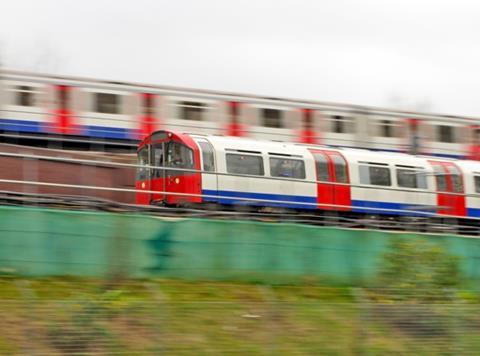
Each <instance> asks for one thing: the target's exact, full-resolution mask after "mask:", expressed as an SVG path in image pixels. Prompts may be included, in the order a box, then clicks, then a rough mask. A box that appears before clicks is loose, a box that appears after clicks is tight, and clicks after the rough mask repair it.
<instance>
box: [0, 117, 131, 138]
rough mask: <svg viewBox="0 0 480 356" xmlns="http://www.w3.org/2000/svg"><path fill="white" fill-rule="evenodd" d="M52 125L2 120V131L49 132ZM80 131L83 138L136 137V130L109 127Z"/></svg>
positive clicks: (90, 126)
mask: <svg viewBox="0 0 480 356" xmlns="http://www.w3.org/2000/svg"><path fill="white" fill-rule="evenodd" d="M51 125H52V123H48V122H46V123H43V122H38V121H31V120H28V121H24V120H12V119H0V130H3V131H13V132H45V133H47V132H49V131H51V130H49V126H51ZM76 128H77V129H80V131H81V133H82V135H83V136H90V137H101V138H113V139H123V140H125V139H131V138H135V137H136V132H137V131H136V130H133V129H124V128H118V127H108V126H95V125H89V126H83V125H80V126H76Z"/></svg>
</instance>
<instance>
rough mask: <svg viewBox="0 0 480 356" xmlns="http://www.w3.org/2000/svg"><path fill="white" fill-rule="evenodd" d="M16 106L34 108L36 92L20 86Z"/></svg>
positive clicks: (28, 87)
mask: <svg viewBox="0 0 480 356" xmlns="http://www.w3.org/2000/svg"><path fill="white" fill-rule="evenodd" d="M16 92H17V97H16V104H17V105H19V106H33V95H34V93H35V92H34V90H33V88H32V87H30V86H26V85H19V86H17V87H16Z"/></svg>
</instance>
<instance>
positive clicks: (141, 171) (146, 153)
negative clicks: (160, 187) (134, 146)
mask: <svg viewBox="0 0 480 356" xmlns="http://www.w3.org/2000/svg"><path fill="white" fill-rule="evenodd" d="M137 157H138V161H137V164H138V165H139V167H137V176H136V179H135V189H136V190H137V194H136V198H135V199H136V203H137V204H141V205H149V204H150V202H151V193H150V190H151V184H150V182H151V180H150V169H149V168H148V167H147V166H149V165H150V146H149V145H144V146H143V147H142V148H140V150H139V151H138V152H137Z"/></svg>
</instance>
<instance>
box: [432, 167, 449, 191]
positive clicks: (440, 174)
mask: <svg viewBox="0 0 480 356" xmlns="http://www.w3.org/2000/svg"><path fill="white" fill-rule="evenodd" d="M433 171H434V173H435V181H436V182H437V191H438V192H446V191H447V176H446V174H445V171H444V170H443V168H442V167H440V166H438V165H434V166H433Z"/></svg>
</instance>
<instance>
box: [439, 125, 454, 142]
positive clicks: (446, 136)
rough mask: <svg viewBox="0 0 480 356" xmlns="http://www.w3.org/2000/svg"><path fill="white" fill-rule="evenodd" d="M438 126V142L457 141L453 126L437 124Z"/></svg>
mask: <svg viewBox="0 0 480 356" xmlns="http://www.w3.org/2000/svg"><path fill="white" fill-rule="evenodd" d="M437 128H438V142H447V143H453V142H455V135H454V127H453V126H446V125H439V126H437Z"/></svg>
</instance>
